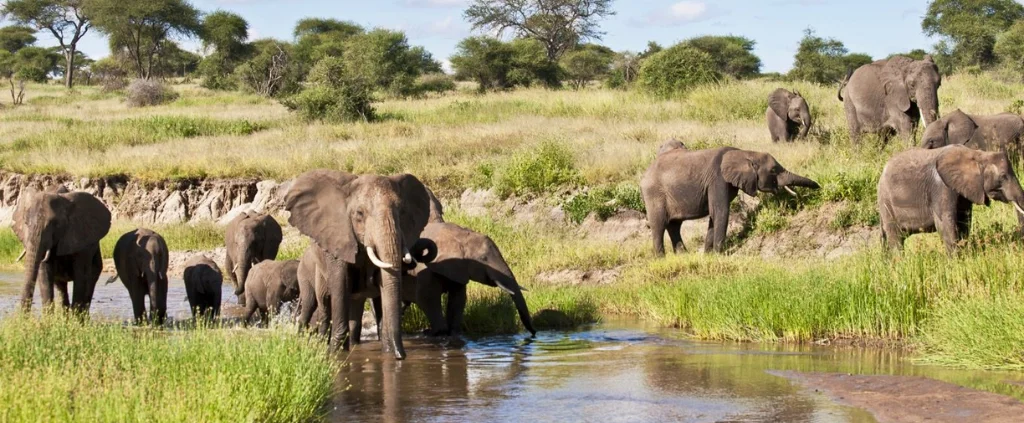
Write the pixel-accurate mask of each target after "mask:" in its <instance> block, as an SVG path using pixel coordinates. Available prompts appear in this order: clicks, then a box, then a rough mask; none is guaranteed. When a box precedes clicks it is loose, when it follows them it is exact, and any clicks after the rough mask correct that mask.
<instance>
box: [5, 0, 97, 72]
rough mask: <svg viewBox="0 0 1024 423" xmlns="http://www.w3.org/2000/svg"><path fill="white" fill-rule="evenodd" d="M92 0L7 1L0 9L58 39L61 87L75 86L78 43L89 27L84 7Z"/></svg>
mask: <svg viewBox="0 0 1024 423" xmlns="http://www.w3.org/2000/svg"><path fill="white" fill-rule="evenodd" d="M91 1H92V0H8V1H7V2H6V3H4V4H3V6H2V7H0V15H3V16H5V17H8V18H10V19H12V20H14V21H15V22H18V23H21V24H22V25H27V26H30V27H32V28H35V29H36V30H37V31H47V32H49V33H50V35H53V37H54V38H55V39H56V40H57V43H58V45H59V46H60V49H61V51H62V52H63V53H64V68H65V69H71V71H70V72H65V74H64V85H65V86H67V87H68V88H71V87H72V86H73V85H74V78H75V77H74V69H76V66H75V58H76V57H77V56H76V55H75V53H76V52H77V51H78V42H79V41H80V40H81V39H82V37H84V36H85V34H86V33H88V32H89V28H91V27H92V22H91V21H90V18H89V16H90V13H91V12H89V11H88V10H86V9H87V7H88V6H87V5H88V3H89V2H91Z"/></svg>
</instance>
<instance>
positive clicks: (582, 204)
mask: <svg viewBox="0 0 1024 423" xmlns="http://www.w3.org/2000/svg"><path fill="white" fill-rule="evenodd" d="M562 209H563V210H565V214H566V216H568V218H569V220H570V221H572V222H574V223H582V222H583V220H584V219H586V218H587V216H589V215H590V214H591V213H594V214H595V215H596V216H597V218H598V219H600V220H605V219H607V218H609V217H611V216H612V215H613V214H615V212H616V211H618V210H619V209H629V210H636V211H639V212H641V213H644V212H646V211H647V208H646V207H644V199H643V195H642V194H641V193H640V188H638V187H637V186H636V185H635V184H622V185H618V186H615V187H601V188H595V189H592V190H589V191H586V192H583V193H580V194H577V195H576V196H574V197H572V198H570V199H569V201H566V202H565V204H563V205H562Z"/></svg>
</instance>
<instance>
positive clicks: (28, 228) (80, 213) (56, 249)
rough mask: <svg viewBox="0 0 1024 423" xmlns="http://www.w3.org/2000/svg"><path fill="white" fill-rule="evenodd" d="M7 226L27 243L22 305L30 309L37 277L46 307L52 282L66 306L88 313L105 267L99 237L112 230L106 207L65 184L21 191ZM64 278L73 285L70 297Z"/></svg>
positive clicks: (50, 303)
mask: <svg viewBox="0 0 1024 423" xmlns="http://www.w3.org/2000/svg"><path fill="white" fill-rule="evenodd" d="M11 226H12V229H13V230H14V233H15V235H16V236H17V237H18V239H19V240H20V241H21V243H22V245H24V247H25V250H24V252H22V257H23V258H24V262H25V270H24V277H25V284H24V288H23V290H22V293H21V306H22V308H23V309H24V310H25V311H26V312H27V311H29V310H31V309H32V291H34V290H35V285H36V283H37V282H38V283H39V296H40V297H42V302H43V307H44V308H45V309H48V308H49V307H50V306H51V305H52V303H53V294H54V287H56V288H57V291H58V293H59V294H60V296H61V298H60V302H61V303H62V304H63V306H64V307H65V308H70V309H72V310H74V311H75V312H78V313H83V314H88V312H89V306H90V305H91V304H92V296H93V292H94V291H95V289H96V283H97V282H98V281H99V278H100V272H102V270H103V257H102V256H101V254H100V239H102V238H103V237H104V236H106V235H107V232H109V231H110V210H108V209H107V207H106V206H105V205H103V202H101V201H100V200H99V199H97V198H96V197H94V196H93V195H92V194H89V193H86V192H69V191H68V190H67V188H65V187H63V186H59V187H56V188H51V189H49V190H46V191H42V192H35V191H33V190H25V191H23V192H22V195H21V198H20V199H19V201H18V206H17V208H16V209H15V211H14V216H13V223H12V225H11ZM68 282H73V283H74V284H75V289H74V293H73V297H72V299H71V301H69V299H68V288H67V283H68Z"/></svg>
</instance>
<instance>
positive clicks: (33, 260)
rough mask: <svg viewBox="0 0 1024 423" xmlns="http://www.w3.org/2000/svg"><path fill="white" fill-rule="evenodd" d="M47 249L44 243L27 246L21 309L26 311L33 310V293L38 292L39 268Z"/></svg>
mask: <svg viewBox="0 0 1024 423" xmlns="http://www.w3.org/2000/svg"><path fill="white" fill-rule="evenodd" d="M46 251H47V248H46V247H44V246H43V243H42V242H37V243H35V245H26V246H25V285H24V288H23V291H22V292H21V307H22V309H24V310H25V311H29V310H31V309H32V293H33V292H34V291H35V290H36V278H38V277H39V266H41V265H42V259H43V258H44V256H45V252H46Z"/></svg>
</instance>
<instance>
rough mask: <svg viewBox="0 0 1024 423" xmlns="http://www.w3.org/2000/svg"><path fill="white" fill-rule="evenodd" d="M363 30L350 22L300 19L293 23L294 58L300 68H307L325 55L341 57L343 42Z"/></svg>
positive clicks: (361, 32)
mask: <svg viewBox="0 0 1024 423" xmlns="http://www.w3.org/2000/svg"><path fill="white" fill-rule="evenodd" d="M365 32H366V30H364V29H363V27H361V26H359V25H356V24H354V23H352V22H344V21H339V20H336V19H319V18H306V19H302V20H300V21H299V22H298V23H297V24H295V31H294V33H295V60H296V61H297V62H298V63H299V64H300V67H301V68H303V69H309V68H310V67H312V66H313V64H314V63H317V62H319V61H320V59H323V58H325V57H341V56H342V54H343V53H344V51H345V42H347V41H348V39H349V38H352V37H354V36H356V35H359V34H363V33H365ZM303 73H305V72H303Z"/></svg>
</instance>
